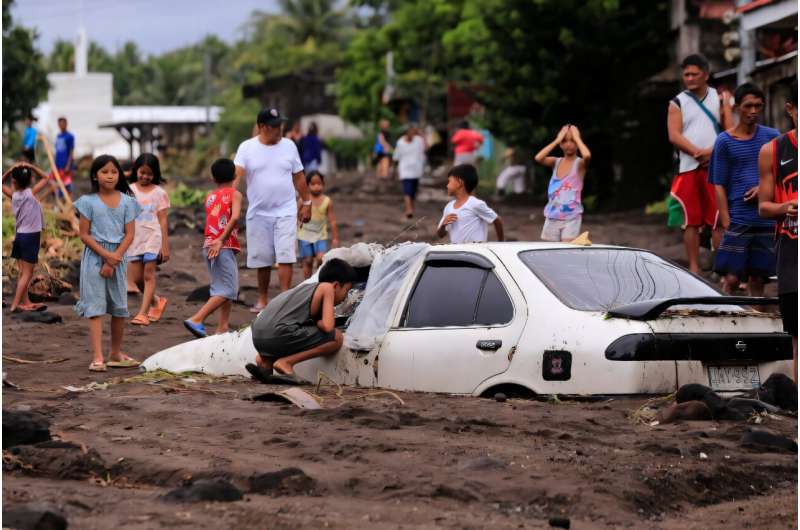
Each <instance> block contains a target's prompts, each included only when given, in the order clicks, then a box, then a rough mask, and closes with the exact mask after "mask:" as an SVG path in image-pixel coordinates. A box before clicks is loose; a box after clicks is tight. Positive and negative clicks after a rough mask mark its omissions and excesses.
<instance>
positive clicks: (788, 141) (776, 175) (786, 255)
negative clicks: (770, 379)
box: [758, 81, 797, 383]
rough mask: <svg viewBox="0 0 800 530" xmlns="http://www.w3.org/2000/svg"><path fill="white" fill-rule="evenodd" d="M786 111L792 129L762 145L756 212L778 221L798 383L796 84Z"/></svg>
mask: <svg viewBox="0 0 800 530" xmlns="http://www.w3.org/2000/svg"><path fill="white" fill-rule="evenodd" d="M786 112H787V113H788V114H789V116H790V117H791V118H792V124H793V125H794V129H792V130H791V131H789V132H787V133H786V134H784V135H783V136H779V137H778V138H776V139H774V140H772V141H771V142H769V143H768V144H765V145H764V146H763V147H762V148H761V152H760V153H759V155H758V169H759V175H760V180H759V184H758V213H759V215H761V217H766V218H769V219H777V221H778V226H777V233H776V235H777V238H778V244H777V251H778V256H777V269H778V300H779V307H780V310H781V318H782V319H783V330H784V331H785V332H786V333H788V334H789V335H791V336H792V358H793V368H792V377H793V378H794V382H795V383H797V81H795V82H794V83H793V84H792V88H791V92H789V98H788V101H787V102H786Z"/></svg>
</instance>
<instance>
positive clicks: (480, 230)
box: [437, 164, 504, 243]
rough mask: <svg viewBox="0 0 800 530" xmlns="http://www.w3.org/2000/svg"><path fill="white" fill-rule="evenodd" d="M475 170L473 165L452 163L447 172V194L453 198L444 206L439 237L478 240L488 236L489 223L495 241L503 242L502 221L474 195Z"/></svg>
mask: <svg viewBox="0 0 800 530" xmlns="http://www.w3.org/2000/svg"><path fill="white" fill-rule="evenodd" d="M477 186H478V171H477V170H476V169H475V166H473V165H472V164H461V165H458V166H454V167H453V168H452V169H451V170H450V172H449V173H448V174H447V194H448V195H450V196H451V197H454V199H453V200H452V201H450V202H448V203H447V206H445V207H444V214H443V215H442V220H441V221H439V229H438V230H437V233H438V234H439V237H444V236H445V235H447V234H448V233H449V234H450V242H451V243H480V242H484V241H486V240H487V239H488V235H489V234H488V232H489V225H490V224H493V225H494V230H495V232H496V233H497V240H498V241H503V240H504V237H503V220H502V219H500V216H499V215H497V213H496V212H495V211H494V210H492V209H491V208H489V206H487V205H486V203H485V202H483V201H482V200H480V199H478V198H477V197H474V196H473V195H471V194H472V191H473V190H474V189H475V188H476V187H477Z"/></svg>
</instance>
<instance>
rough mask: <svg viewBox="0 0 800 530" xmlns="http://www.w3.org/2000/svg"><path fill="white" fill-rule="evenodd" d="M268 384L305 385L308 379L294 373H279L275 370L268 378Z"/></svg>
mask: <svg viewBox="0 0 800 530" xmlns="http://www.w3.org/2000/svg"><path fill="white" fill-rule="evenodd" d="M269 384H271V385H307V384H308V381H306V380H305V379H303V378H302V377H300V376H299V375H297V374H295V373H291V374H280V373H278V372H275V374H273V375H272V376H270V378H269Z"/></svg>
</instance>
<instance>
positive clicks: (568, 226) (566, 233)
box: [542, 215, 582, 242]
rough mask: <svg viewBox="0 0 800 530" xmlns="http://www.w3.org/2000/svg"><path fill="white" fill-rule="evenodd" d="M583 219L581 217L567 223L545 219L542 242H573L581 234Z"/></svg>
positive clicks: (568, 220)
mask: <svg viewBox="0 0 800 530" xmlns="http://www.w3.org/2000/svg"><path fill="white" fill-rule="evenodd" d="M581 219H582V217H581V216H580V215H579V216H578V217H575V218H574V219H567V220H565V221H561V220H559V219H545V220H544V227H542V241H554V242H560V241H572V240H573V239H575V238H576V237H578V236H579V235H580V233H581Z"/></svg>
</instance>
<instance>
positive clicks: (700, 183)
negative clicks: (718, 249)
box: [670, 167, 719, 228]
mask: <svg viewBox="0 0 800 530" xmlns="http://www.w3.org/2000/svg"><path fill="white" fill-rule="evenodd" d="M670 193H671V194H672V196H673V197H675V200H677V201H678V202H679V203H680V205H681V207H682V208H683V219H684V221H683V226H682V227H681V228H686V227H687V226H703V225H708V226H711V227H713V226H714V225H716V223H717V214H718V213H719V210H717V196H716V193H715V191H714V185H713V184H711V183H710V182H708V168H705V167H698V168H697V169H693V170H691V171H684V172H683V173H678V174H677V175H675V179H674V180H673V181H672V189H671V190H670Z"/></svg>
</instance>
